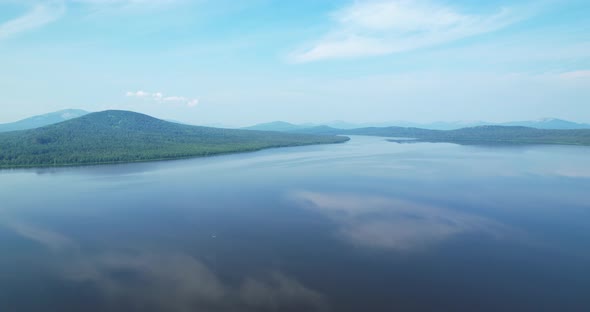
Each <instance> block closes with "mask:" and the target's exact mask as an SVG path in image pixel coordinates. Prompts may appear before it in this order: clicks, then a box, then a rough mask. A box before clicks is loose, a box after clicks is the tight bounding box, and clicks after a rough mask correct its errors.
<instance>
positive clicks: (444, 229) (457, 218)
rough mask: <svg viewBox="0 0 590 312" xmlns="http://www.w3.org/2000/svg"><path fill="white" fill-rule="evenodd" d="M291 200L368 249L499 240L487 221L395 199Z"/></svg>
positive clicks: (302, 195) (311, 195) (303, 194)
mask: <svg viewBox="0 0 590 312" xmlns="http://www.w3.org/2000/svg"><path fill="white" fill-rule="evenodd" d="M290 196H291V198H293V199H294V200H296V201H297V202H298V203H299V204H300V205H301V206H302V207H305V208H306V209H310V210H314V211H317V212H319V213H321V214H323V215H324V216H326V217H327V218H329V219H331V220H332V221H334V222H335V223H336V224H338V235H339V236H341V237H342V238H344V239H345V240H347V241H349V242H351V243H353V244H357V245H361V246H368V247H379V248H389V249H395V250H410V249H416V248H420V247H425V246H428V245H430V244H432V243H436V242H439V241H442V240H445V239H448V238H451V237H452V236H454V235H459V234H461V233H467V232H470V233H473V232H477V233H482V234H486V235H488V236H491V237H500V236H502V235H504V234H506V233H508V232H509V231H508V229H507V227H506V226H504V225H502V224H499V223H497V222H495V221H493V220H490V219H488V218H484V217H480V216H477V215H472V214H468V213H464V212H459V211H455V210H451V209H445V208H441V207H435V206H430V205H426V204H421V203H416V202H411V201H406V200H400V199H396V198H388V197H380V196H371V195H360V194H351V193H346V194H340V193H320V192H310V191H297V192H293V193H291V195H290Z"/></svg>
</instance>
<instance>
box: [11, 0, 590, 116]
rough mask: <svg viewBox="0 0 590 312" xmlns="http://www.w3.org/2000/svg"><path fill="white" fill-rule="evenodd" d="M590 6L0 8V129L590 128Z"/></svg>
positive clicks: (176, 2) (260, 0)
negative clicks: (564, 124)
mask: <svg viewBox="0 0 590 312" xmlns="http://www.w3.org/2000/svg"><path fill="white" fill-rule="evenodd" d="M588 16H590V1H587V0H571V1H567V0H559V1H557V0H536V1H502V0H489V1H475V0H453V1H450V0H447V1H444V0H441V1H437V0H416V1H410V0H365V1H360V0H359V1H354V0H340V1H335V0H322V1H318V0H298V1H286V0H243V1H237V0H194V1H190V0H46V1H41V0H38V1H34V0H0V91H1V92H2V95H1V97H0V122H11V121H15V120H18V119H22V118H26V117H29V116H32V115H36V114H43V113H47V112H51V111H56V110H60V109H65V108H79V109H85V110H88V111H101V110H106V109H124V110H132V111H137V112H142V113H146V114H149V115H152V116H155V117H159V118H164V119H170V120H176V121H182V122H187V123H193V124H202V125H219V126H246V125H252V124H256V123H260V122H269V121H275V120H283V121H289V122H294V123H304V122H314V123H321V122H327V121H334V120H344V121H348V122H357V123H360V122H390V121H412V122H433V121H476V120H485V121H491V122H502V121H514V120H531V119H539V118H545V117H554V118H563V119H568V120H572V121H577V122H590V18H588Z"/></svg>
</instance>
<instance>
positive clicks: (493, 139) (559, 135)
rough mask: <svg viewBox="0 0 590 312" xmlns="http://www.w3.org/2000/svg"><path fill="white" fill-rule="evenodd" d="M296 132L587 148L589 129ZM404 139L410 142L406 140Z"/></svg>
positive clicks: (475, 128) (322, 129)
mask: <svg viewBox="0 0 590 312" xmlns="http://www.w3.org/2000/svg"><path fill="white" fill-rule="evenodd" d="M297 132H298V133H309V134H316V135H370V136H383V137H391V138H398V139H392V140H390V141H394V142H449V143H459V144H563V145H590V129H537V128H529V127H520V126H477V127H470V128H462V129H456V130H431V129H421V128H412V127H368V128H358V129H336V128H331V127H327V126H324V127H314V128H308V129H302V130H298V131H297ZM400 138H403V139H400ZM407 138H412V139H414V140H411V141H408V140H407Z"/></svg>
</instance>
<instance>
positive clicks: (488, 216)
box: [0, 137, 590, 312]
mask: <svg viewBox="0 0 590 312" xmlns="http://www.w3.org/2000/svg"><path fill="white" fill-rule="evenodd" d="M0 311H7V312H11V311H25V312H28V311H60V312H64V311H125V312H127V311H147V312H149V311H214V312H215V311H590V148H587V147H568V146H511V147H510V146H509V147H505V146H504V147H503V146H495V147H477V146H459V145H454V144H431V143H418V144H398V143H391V142H387V141H386V140H385V139H384V138H371V137H353V139H352V140H351V141H350V142H348V143H346V144H338V145H329V146H328V145H325V146H309V147H297V148H284V149H274V150H266V151H262V152H256V153H249V154H237V155H228V156H220V157H212V158H201V159H191V160H181V161H169V162H156V163H141V164H128V165H114V166H95V167H83V168H59V169H27V170H5V171H0Z"/></svg>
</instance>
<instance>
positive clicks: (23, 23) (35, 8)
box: [0, 0, 183, 40]
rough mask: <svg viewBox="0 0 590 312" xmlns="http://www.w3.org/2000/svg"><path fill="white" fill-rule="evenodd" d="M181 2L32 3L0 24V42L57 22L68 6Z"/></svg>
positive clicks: (74, 0) (142, 5)
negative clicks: (23, 11) (20, 13)
mask: <svg viewBox="0 0 590 312" xmlns="http://www.w3.org/2000/svg"><path fill="white" fill-rule="evenodd" d="M180 1H183V0H44V1H36V2H33V3H32V5H31V7H30V9H29V10H28V11H27V12H26V13H25V14H23V15H21V16H19V17H16V18H14V19H11V20H8V21H5V22H3V23H1V24H0V40H2V39H5V38H8V37H12V36H14V35H16V34H19V33H21V32H25V31H29V30H33V29H36V28H40V27H42V26H45V25H47V24H50V23H52V22H55V21H57V20H59V19H60V18H61V17H63V16H64V15H65V13H66V11H67V7H68V5H69V4H72V3H78V4H84V5H87V6H92V7H94V8H105V9H107V8H108V9H121V10H124V9H128V8H146V9H150V8H157V7H161V6H162V5H166V4H172V3H177V2H180Z"/></svg>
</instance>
